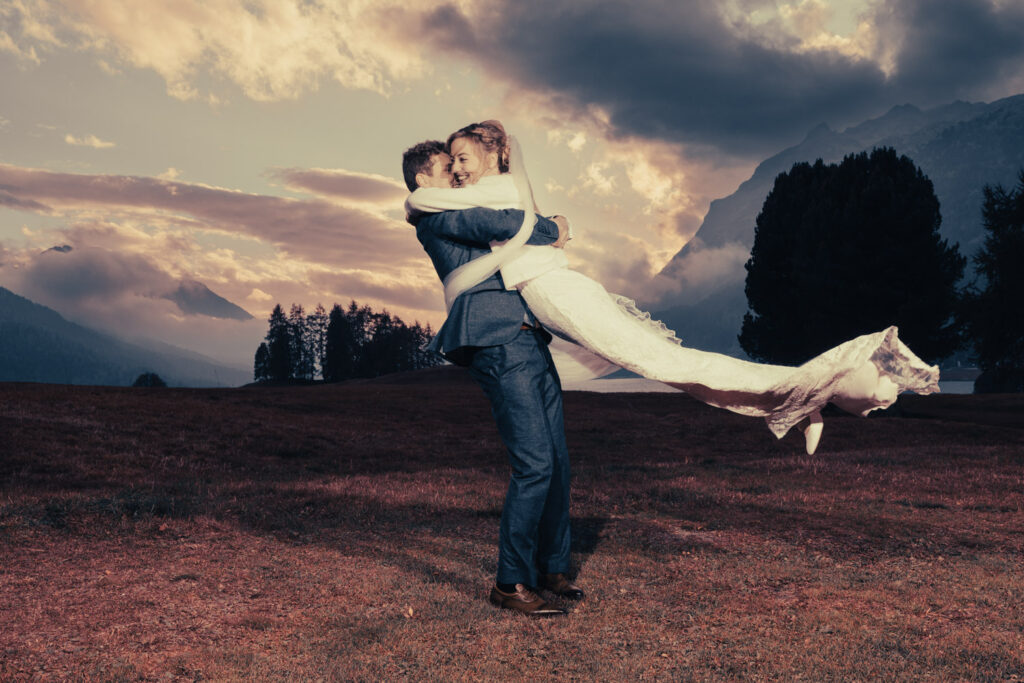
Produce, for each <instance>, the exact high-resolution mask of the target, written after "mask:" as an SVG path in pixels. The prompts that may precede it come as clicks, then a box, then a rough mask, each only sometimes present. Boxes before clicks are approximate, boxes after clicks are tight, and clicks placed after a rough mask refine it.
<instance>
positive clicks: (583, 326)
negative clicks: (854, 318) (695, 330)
mask: <svg viewBox="0 0 1024 683" xmlns="http://www.w3.org/2000/svg"><path fill="white" fill-rule="evenodd" d="M520 292H521V293H522V295H523V299H525V300H526V304H527V306H529V308H530V311H531V312H532V313H533V314H534V315H535V316H536V317H537V319H538V320H540V321H541V323H543V325H544V326H545V327H546V328H548V329H549V330H551V331H552V332H553V333H555V334H558V335H559V336H561V337H563V338H566V339H568V340H570V341H572V342H574V343H576V344H579V345H580V346H582V347H584V348H586V349H587V350H589V351H591V352H593V353H594V354H596V355H597V356H599V357H600V358H602V359H605V360H607V361H610V362H611V363H614V364H615V365H617V366H619V367H623V368H626V369H627V370H631V371H633V372H635V373H637V374H639V375H643V376H644V377H647V378H650V379H655V380H659V381H661V382H664V383H665V384H668V385H670V386H673V387H676V388H678V389H682V390H683V391H685V392H686V393H688V394H690V395H691V396H693V397H694V398H697V399H699V400H701V401H703V402H704V403H707V404H709V405H713V406H716V407H719V408H725V409H727V410H731V411H732V412H734V413H740V414H741V415H750V416H753V417H763V418H765V420H766V421H767V423H768V428H769V429H771V431H772V433H773V434H775V435H776V436H777V437H779V438H781V437H782V436H784V435H785V434H786V432H787V431H789V429H790V428H791V427H793V426H794V425H796V424H797V423H798V422H801V421H802V420H803V419H804V418H806V417H810V416H811V415H813V414H815V413H816V412H817V411H819V410H820V409H821V408H822V406H824V405H825V404H826V403H829V402H832V403H834V404H836V405H838V406H839V407H840V408H842V409H844V410H847V411H849V412H851V413H857V414H860V415H866V414H867V413H868V412H870V411H872V410H875V409H877V408H884V407H887V406H889V405H892V403H893V402H894V401H895V400H896V397H897V396H898V395H899V393H900V392H902V391H908V390H909V391H914V392H917V393H920V394H928V393H932V392H935V391H938V380H939V370H938V368H937V367H935V366H930V365H927V364H926V363H924V362H923V361H922V360H921V359H920V358H918V357H917V356H915V355H914V353H913V352H912V351H911V350H910V349H909V348H907V346H906V345H905V344H904V343H903V342H902V341H900V339H899V337H898V336H897V330H896V328H895V327H890V328H888V329H886V330H882V331H881V332H876V333H874V334H865V335H863V336H860V337H857V338H856V339H851V340H850V341H848V342H845V343H843V344H840V345H839V346H836V347H835V348H832V349H829V350H828V351H826V352H825V353H822V354H821V355H819V356H816V357H815V358H812V359H811V360H809V361H807V362H806V363H804V364H803V365H801V366H799V367H795V368H794V367H787V366H782V365H767V364H762V363H752V362H749V361H744V360H740V359H738V358H732V357H730V356H725V355H723V354H718V353H710V352H708V351H699V350H697V349H691V348H687V347H685V346H683V345H682V344H681V343H680V341H679V340H678V339H676V338H675V335H674V334H673V333H672V331H671V330H668V329H666V328H665V326H664V325H662V324H661V323H659V322H658V321H655V320H651V319H650V318H649V316H646V314H643V313H639V314H638V312H637V311H636V309H635V308H633V307H632V306H631V304H632V302H630V301H629V300H628V299H625V298H624V297H618V296H615V295H610V294H609V293H608V292H607V291H605V289H604V287H602V286H601V285H600V283H598V282H595V281H594V280H592V279H590V278H588V277H586V276H585V275H582V274H580V273H577V272H575V271H572V270H568V269H564V268H562V269H557V270H552V271H549V272H547V273H544V274H543V275H540V276H538V277H535V278H533V279H531V280H529V281H528V282H526V283H523V284H522V285H521V286H520ZM556 359H557V356H556ZM574 360H575V361H576V362H577V363H579V362H582V363H584V364H586V362H587V361H586V360H585V359H582V360H581V359H580V358H579V357H578V356H577V357H576V358H575V359H574ZM589 365H590V367H595V366H596V365H598V364H595V363H590V364H589ZM595 370H596V371H595V373H594V374H595V375H598V374H602V372H603V370H602V369H599V368H595Z"/></svg>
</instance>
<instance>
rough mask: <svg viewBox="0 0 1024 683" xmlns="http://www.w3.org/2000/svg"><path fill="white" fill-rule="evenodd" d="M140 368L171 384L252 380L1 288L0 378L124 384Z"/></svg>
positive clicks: (205, 384)
mask: <svg viewBox="0 0 1024 683" xmlns="http://www.w3.org/2000/svg"><path fill="white" fill-rule="evenodd" d="M143 372H155V373H157V374H158V375H160V377H161V378H163V379H164V381H166V382H167V383H168V384H170V385H171V386H196V387H209V386H238V385H241V384H243V383H245V382H247V381H249V380H250V379H251V375H250V373H248V372H246V371H244V370H241V369H239V368H232V367H228V366H225V365H222V364H219V363H217V362H215V361H213V360H210V359H208V358H205V357H203V356H200V355H199V354H195V353H192V352H190V351H186V350H184V349H175V348H174V347H171V346H169V345H163V346H162V348H161V349H159V350H156V349H150V348H144V347H142V346H139V345H137V344H130V343H128V342H125V341H122V340H119V339H116V338H114V337H111V336H109V335H106V334H103V333H100V332H97V331H95V330H91V329H89V328H86V327H83V326H81V325H77V324H75V323H72V322H69V321H67V320H65V319H64V318H63V317H62V316H61V315H60V314H59V313H57V312H56V311H54V310H52V309H50V308H47V307H45V306H41V305H39V304H36V303H33V302H32V301H29V300H28V299H25V298H24V297H21V296H18V295H17V294H14V293H13V292H11V291H10V290H7V289H4V288H3V287H0V381H7V382H54V383H61V384H100V385H113V386H127V385H130V384H131V383H132V382H133V381H134V380H135V378H136V377H138V376H139V375H140V374H141V373H143Z"/></svg>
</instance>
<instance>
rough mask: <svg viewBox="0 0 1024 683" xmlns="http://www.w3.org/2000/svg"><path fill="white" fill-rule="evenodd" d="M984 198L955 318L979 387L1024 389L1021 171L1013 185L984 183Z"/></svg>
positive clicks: (1023, 185) (1023, 204)
mask: <svg viewBox="0 0 1024 683" xmlns="http://www.w3.org/2000/svg"><path fill="white" fill-rule="evenodd" d="M984 197H985V199H984V203H983V205H982V220H983V224H984V227H985V231H986V235H985V244H984V245H983V246H982V248H981V250H980V251H979V252H978V253H977V254H975V256H974V272H975V275H976V277H977V279H976V280H975V282H974V283H973V284H972V285H971V286H970V287H968V288H967V290H966V291H965V293H964V298H963V302H962V306H961V310H960V318H961V319H962V320H963V322H964V334H965V338H966V341H967V343H968V344H971V345H973V348H974V355H975V358H976V359H977V362H978V366H979V367H980V368H981V369H982V370H983V371H985V375H983V377H982V378H979V380H978V383H977V384H976V385H975V386H976V387H978V390H979V391H981V390H984V389H985V385H988V387H989V388H990V389H991V390H993V391H1024V315H1022V312H1024V169H1022V170H1021V172H1020V174H1019V176H1018V182H1017V186H1016V187H1015V188H1013V189H1011V190H1010V191H1007V190H1005V189H1004V188H1003V187H1002V186H1001V185H996V186H994V187H992V186H988V185H986V186H985V188H984ZM979 385H981V386H979Z"/></svg>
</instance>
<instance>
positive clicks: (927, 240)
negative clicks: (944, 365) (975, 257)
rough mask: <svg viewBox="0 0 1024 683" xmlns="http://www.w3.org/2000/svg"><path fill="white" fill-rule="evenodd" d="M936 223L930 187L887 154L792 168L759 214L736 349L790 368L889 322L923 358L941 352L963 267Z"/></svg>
mask: <svg viewBox="0 0 1024 683" xmlns="http://www.w3.org/2000/svg"><path fill="white" fill-rule="evenodd" d="M940 222H941V217H940V214H939V202H938V199H936V197H935V192H934V189H933V188H932V183H931V181H930V180H928V178H927V177H926V176H925V175H924V174H923V173H922V172H921V171H920V170H919V169H918V168H917V167H916V166H915V165H914V163H913V162H912V161H911V160H910V159H909V158H907V157H906V156H898V155H897V154H896V152H895V151H894V150H893V149H891V148H882V149H876V150H874V151H872V152H871V153H870V154H868V153H867V152H861V153H860V154H851V155H849V156H847V157H846V158H845V159H843V161H842V163H840V164H838V165H836V164H830V165H825V164H824V163H822V161H821V160H818V161H817V162H816V163H815V164H814V165H811V164H807V163H801V164H796V165H794V166H793V168H792V169H791V170H790V171H789V172H788V173H782V174H780V175H779V176H778V177H777V178H776V179H775V186H774V187H773V189H772V191H771V192H770V193H769V194H768V197H767V198H766V199H765V203H764V206H763V208H762V210H761V213H760V214H759V215H758V217H757V226H756V232H755V237H754V246H753V249H752V250H751V254H750V260H749V261H747V264H746V269H747V282H746V294H747V301H748V304H749V307H750V311H749V312H748V313H747V314H746V315H745V316H744V319H743V327H742V331H741V333H740V336H739V340H740V345H741V346H742V347H743V349H744V350H745V351H746V352H747V353H749V354H750V355H751V356H752V357H754V358H756V359H759V360H764V361H769V362H774V363H783V364H798V363H802V362H803V361H806V360H808V359H809V358H811V357H812V356H814V355H816V354H818V353H821V352H822V351H824V350H825V349H827V348H829V347H832V346H835V345H836V344H839V343H841V342H843V341H845V340H847V339H850V338H852V337H855V336H858V335H861V334H865V333H868V332H877V331H878V330H881V329H884V328H885V327H888V326H889V325H897V326H899V329H900V337H901V338H902V339H903V340H904V341H906V342H907V344H908V345H909V346H910V347H911V348H913V349H914V350H915V351H916V352H917V353H918V354H919V355H920V356H921V357H922V358H925V359H927V360H930V361H936V360H938V359H941V358H943V357H946V356H948V355H949V354H950V353H952V352H953V351H954V350H955V349H956V348H957V346H958V345H959V339H958V335H957V330H956V325H955V324H954V321H953V318H952V316H953V313H954V310H955V306H956V301H957V296H958V295H957V291H956V283H957V280H959V278H960V276H961V274H962V273H963V269H964V264H965V259H964V258H963V257H962V256H961V255H960V253H959V251H958V250H957V247H956V245H953V246H949V245H948V244H947V243H946V241H945V240H943V239H942V238H941V237H940V236H939V225H940Z"/></svg>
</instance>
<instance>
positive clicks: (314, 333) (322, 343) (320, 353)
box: [306, 303, 328, 379]
mask: <svg viewBox="0 0 1024 683" xmlns="http://www.w3.org/2000/svg"><path fill="white" fill-rule="evenodd" d="M327 323H328V320H327V310H326V309H324V306H323V304H320V303H318V304H317V305H316V308H315V309H313V312H312V313H310V314H309V315H307V316H306V332H307V334H308V335H309V349H310V353H311V354H312V358H313V376H314V377H315V376H316V375H318V374H319V375H320V377H321V379H326V378H325V377H324V352H325V351H326V345H327Z"/></svg>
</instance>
